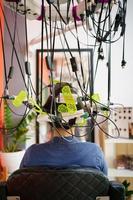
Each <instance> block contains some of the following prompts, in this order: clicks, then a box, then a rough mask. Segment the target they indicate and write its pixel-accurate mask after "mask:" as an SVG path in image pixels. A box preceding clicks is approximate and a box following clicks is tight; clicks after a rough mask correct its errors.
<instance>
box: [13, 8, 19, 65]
mask: <svg viewBox="0 0 133 200" xmlns="http://www.w3.org/2000/svg"><path fill="white" fill-rule="evenodd" d="M17 9H18V4H16V10H15V23H14V33H13V42H14V44H13V45H12V53H11V66H13V58H14V46H15V40H16V28H17Z"/></svg>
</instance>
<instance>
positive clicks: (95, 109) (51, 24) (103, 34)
mask: <svg viewBox="0 0 133 200" xmlns="http://www.w3.org/2000/svg"><path fill="white" fill-rule="evenodd" d="M41 3H42V8H45V2H44V0H42V2H41ZM47 3H48V4H49V6H48V9H49V10H48V13H49V16H46V12H45V9H42V13H41V14H42V20H41V66H40V72H41V73H40V79H41V84H40V85H38V90H39V93H36V92H35V89H34V87H33V84H32V80H31V71H30V63H29V55H28V32H27V15H26V0H24V6H25V15H24V16H25V46H26V59H25V60H24V63H23V64H21V62H20V59H19V57H18V54H17V50H16V47H15V44H16V39H18V41H20V38H19V35H18V29H17V6H18V3H14V4H15V6H16V12H15V13H14V12H12V15H13V16H14V19H15V20H14V31H13V34H12V33H11V30H10V27H9V25H8V21H7V19H6V16H5V13H4V10H3V8H2V6H1V7H0V9H1V11H2V13H3V16H4V20H5V25H6V28H7V31H8V34H9V37H10V40H11V43H12V52H11V55H12V56H11V67H10V68H9V72H8V73H7V66H6V55H5V49H4V42H3V35H2V27H1V36H2V44H3V58H4V74H5V88H4V92H3V96H2V97H1V101H2V99H3V97H4V98H5V99H6V100H8V99H10V95H9V94H8V90H9V84H10V80H11V79H12V77H13V73H14V72H13V71H14V66H13V65H14V64H13V60H14V58H15V59H16V60H17V64H18V67H19V69H20V73H21V75H22V79H23V82H24V86H25V89H26V91H27V99H29V98H31V97H32V96H33V94H34V95H35V96H36V100H37V104H38V105H39V106H40V107H41V108H42V107H43V95H42V93H43V92H42V91H43V75H44V74H45V71H44V65H43V60H44V51H43V50H44V40H43V38H44V35H45V36H46V45H47V55H46V61H47V65H48V69H49V71H50V85H51V89H50V93H51V95H52V96H53V100H52V102H53V103H52V104H55V103H56V102H55V95H54V89H53V88H54V72H53V68H52V66H53V65H54V58H55V43H56V35H58V36H59V38H58V39H60V42H61V44H62V49H65V47H64V46H67V51H68V53H69V55H70V60H69V61H70V66H69V64H68V70H69V73H70V76H71V73H72V74H74V76H75V80H76V83H77V87H78V90H79V93H80V97H81V98H82V99H83V102H84V105H85V106H84V107H85V109H86V112H87V113H88V119H91V130H92V131H94V128H95V127H96V126H98V127H99V128H100V129H101V130H102V131H103V132H105V131H104V130H103V129H102V127H101V124H103V123H104V122H106V121H107V120H110V121H111V122H112V123H114V122H113V121H112V120H111V118H110V113H111V109H110V95H111V94H110V87H111V85H110V79H111V45H112V43H114V42H117V41H118V40H119V39H120V38H121V37H123V58H122V66H123V65H125V63H126V62H125V59H124V47H125V27H126V22H125V19H126V7H127V1H126V0H123V1H122V0H119V1H112V0H108V2H106V3H105V2H104V1H100V0H99V1H98V0H97V1H95V2H94V4H93V5H92V6H91V7H90V6H88V2H87V1H84V7H85V10H84V11H83V13H82V14H81V15H80V20H81V24H82V28H83V30H84V32H85V34H86V38H87V42H86V44H85V46H86V50H87V51H88V63H89V62H90V60H89V48H90V47H91V48H92V49H93V53H94V52H95V49H96V48H97V49H98V55H97V62H96V66H95V72H94V66H93V61H92V62H91V66H89V64H88V69H89V71H88V77H87V78H85V72H84V69H85V67H86V66H84V65H83V62H82V53H81V51H82V50H81V44H83V43H84V41H81V39H79V32H78V22H77V20H76V18H73V24H74V27H75V28H74V29H75V33H74V32H73V31H72V30H71V29H70V19H69V10H70V8H71V6H73V7H74V6H75V3H74V1H73V0H72V1H68V2H67V17H66V19H64V18H63V16H62V13H61V12H60V10H61V9H60V2H59V0H57V2H56V3H55V2H54V1H53V0H51V1H50V0H49V1H47ZM0 5H1V4H0ZM52 7H54V9H55V10H56V12H57V15H58V20H57V18H56V16H55V20H54V21H53V18H52ZM112 16H113V18H112ZM57 21H58V22H57ZM66 29H67V30H69V32H70V33H71V34H72V37H73V38H74V39H75V41H76V43H77V47H78V48H77V52H78V57H79V63H78V64H77V61H76V57H75V56H74V54H73V52H72V51H71V48H70V45H69V41H68V39H67V37H66V34H65V31H66ZM44 30H45V32H44ZM89 37H91V38H92V40H93V41H94V44H93V45H92V44H90V43H89V42H90V40H89ZM103 43H105V44H107V45H108V52H109V53H108V97H107V101H108V104H107V105H103V104H101V103H100V102H98V101H96V100H94V99H93V98H92V96H93V94H94V79H95V77H96V74H97V68H98V62H99V59H103V57H102V53H103V52H102V49H103V48H102V47H103ZM19 44H20V43H19ZM20 48H21V44H20ZM64 57H65V58H66V57H67V56H66V53H65V51H64ZM66 62H68V61H67V58H66ZM24 69H25V70H24ZM25 74H26V75H27V81H26V79H25ZM79 76H81V79H79V78H80V77H79ZM62 81H63V66H62V67H61V72H60V80H59V82H60V83H61V82H62ZM5 91H6V94H5ZM88 94H89V95H88ZM86 99H87V100H88V101H89V102H90V103H89V107H88V105H87V104H86ZM9 107H10V105H9ZM10 109H11V108H10ZM102 109H104V110H106V111H108V112H109V114H108V116H105V115H103V114H102V112H100V111H101V110H102ZM11 110H12V109H11ZM29 110H30V108H29V107H28V108H27V106H26V108H25V111H24V114H23V117H22V119H21V121H23V119H25V117H26V116H27V113H28V111H29ZM99 110H100V111H99ZM12 112H13V113H14V114H16V115H17V113H15V111H13V110H12ZM51 114H52V113H51ZM19 115H20V114H19ZM98 116H100V117H103V118H104V119H103V120H102V121H101V122H100V123H99V122H98V120H97V119H98ZM50 117H51V115H50ZM58 119H59V118H58V114H57V113H56V112H55V115H54V116H53V115H52V118H51V121H52V123H53V126H54V127H55V125H54V124H55V121H56V120H58ZM21 121H20V123H21ZM59 121H60V120H59ZM62 121H63V124H64V123H66V124H67V122H66V121H65V120H64V119H61V121H60V125H61V126H62V124H61V123H62ZM20 123H19V124H20ZM114 126H116V125H115V124H114ZM62 127H63V126H62ZM1 128H2V127H1ZM55 128H56V127H55ZM116 129H117V131H118V136H119V130H118V128H117V126H116ZM105 134H106V135H108V133H107V132H105ZM70 135H74V134H73V133H70Z"/></svg>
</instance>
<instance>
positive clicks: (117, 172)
mask: <svg viewBox="0 0 133 200" xmlns="http://www.w3.org/2000/svg"><path fill="white" fill-rule="evenodd" d="M108 176H109V177H130V178H131V177H133V170H128V169H115V168H109V169H108Z"/></svg>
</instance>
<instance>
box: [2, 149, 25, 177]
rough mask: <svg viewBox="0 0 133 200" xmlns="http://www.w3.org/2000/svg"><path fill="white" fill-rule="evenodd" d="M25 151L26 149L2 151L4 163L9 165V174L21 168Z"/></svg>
mask: <svg viewBox="0 0 133 200" xmlns="http://www.w3.org/2000/svg"><path fill="white" fill-rule="evenodd" d="M24 153H25V150H22V151H16V152H0V154H1V157H2V160H3V164H4V165H5V166H6V167H7V170H8V173H9V174H11V173H12V172H14V171H15V170H17V169H19V166H20V163H21V160H22V158H23V156H24Z"/></svg>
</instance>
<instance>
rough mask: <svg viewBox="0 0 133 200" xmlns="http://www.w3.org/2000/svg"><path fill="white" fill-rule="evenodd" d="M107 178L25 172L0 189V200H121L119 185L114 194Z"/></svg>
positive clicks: (82, 172) (91, 173)
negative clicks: (14, 199)
mask: <svg viewBox="0 0 133 200" xmlns="http://www.w3.org/2000/svg"><path fill="white" fill-rule="evenodd" d="M112 188H113V186H112V184H110V182H109V180H108V178H107V177H106V176H104V175H103V174H102V173H101V172H98V171H96V170H93V169H70V168H68V169H55V168H54V169H49V168H45V167H33V168H24V169H19V170H17V171H15V172H14V173H13V174H12V175H11V176H10V177H9V178H8V180H7V182H6V183H5V184H1V186H0V200H5V199H6V196H20V200H95V199H96V197H97V196H107V195H113V197H112V200H124V190H123V187H122V185H120V186H118V184H116V186H115V188H113V189H114V191H113V190H112ZM110 199H111V198H110Z"/></svg>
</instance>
